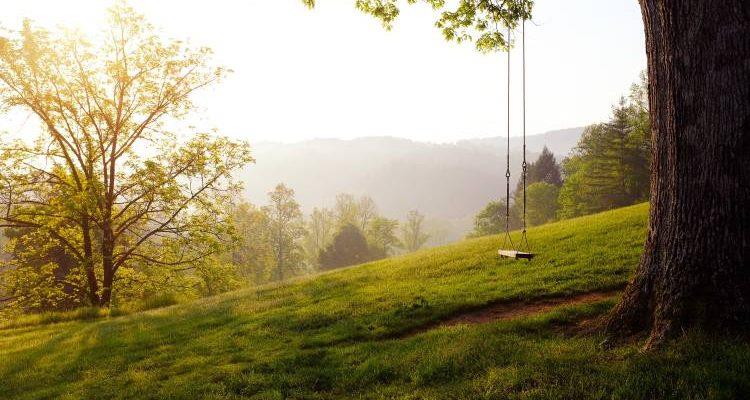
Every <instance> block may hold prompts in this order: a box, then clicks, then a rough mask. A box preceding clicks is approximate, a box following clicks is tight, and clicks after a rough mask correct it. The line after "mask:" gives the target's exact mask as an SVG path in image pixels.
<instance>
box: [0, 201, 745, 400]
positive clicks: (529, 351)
mask: <svg viewBox="0 0 750 400" xmlns="http://www.w3.org/2000/svg"><path fill="white" fill-rule="evenodd" d="M646 219H647V206H646V205H638V206H634V207H628V208H624V209H620V210H615V211H612V212H607V213H602V214H598V215H594V216H589V217H584V218H579V219H575V220H569V221H564V222H560V223H555V224H550V225H546V226H542V227H539V228H534V229H531V230H530V232H529V235H530V238H531V241H532V245H533V246H534V250H535V251H536V252H538V253H539V256H538V257H537V258H535V259H534V260H533V261H531V262H526V261H510V260H501V259H499V258H498V257H497V256H496V251H497V247H498V246H499V243H500V242H502V240H501V238H499V237H487V238H481V239H475V240H469V241H465V242H462V243H458V244H455V245H451V246H446V247H441V248H436V249H431V250H426V251H422V252H418V253H415V254H411V255H408V256H404V257H398V258H393V259H390V260H385V261H381V262H376V263H371V264H366V265H362V266H358V267H353V268H349V269H346V270H341V271H337V272H333V273H328V274H323V275H319V276H316V277H312V278H307V279H304V280H298V281H295V282H291V283H287V284H284V285H274V286H264V287H260V288H258V289H253V290H244V291H239V292H234V293H230V294H227V295H223V296H218V297H214V298H210V299H205V300H202V301H198V302H194V303H191V304H185V305H178V306H173V307H169V308H164V309H160V310H155V311H150V312H145V313H140V314H134V315H129V316H124V317H119V318H107V319H102V320H98V321H94V322H66V323H59V324H50V325H38V326H30V327H19V328H12V329H4V330H0V398H2V399H6V398H7V399H11V398H29V399H31V398H71V399H72V398H84V399H110V398H138V399H148V398H154V399H156V398H184V399H194V398H216V399H224V398H256V399H284V398H287V399H333V398H389V399H390V398H405V399H428V398H429V399H446V398H465V399H496V398H497V399H504V398H511V399H516V398H518V399H537V398H545V399H546V398H550V399H552V398H555V399H577V398H696V399H698V398H727V399H729V398H748V397H750V346H748V344H747V342H744V341H742V340H739V339H736V340H732V339H711V340H709V339H707V338H704V337H701V336H700V335H699V334H697V333H688V335H687V336H686V337H685V338H684V339H682V340H680V341H678V342H675V343H673V344H671V345H669V346H668V347H667V348H665V349H664V350H661V351H658V352H654V353H649V354H641V353H639V351H638V350H639V343H637V342H633V343H629V344H625V345H622V346H619V347H615V348H611V349H604V348H601V346H600V343H601V341H602V340H603V338H602V337H601V336H598V335H584V336H581V335H573V334H571V331H570V329H566V327H570V326H575V325H576V324H577V323H578V322H579V321H582V320H586V319H591V318H594V317H596V316H597V315H600V314H602V313H604V312H606V310H607V309H608V308H609V307H611V305H612V304H613V302H614V301H615V298H614V297H607V298H604V299H602V298H601V296H599V297H597V296H590V300H591V301H586V302H575V303H571V304H568V303H566V302H565V301H561V300H560V299H562V298H588V297H581V295H582V294H584V293H592V292H597V293H611V291H612V290H615V289H618V288H621V287H623V285H624V284H625V283H626V281H627V279H628V277H629V275H630V274H631V273H632V271H633V269H634V267H635V265H636V264H637V261H638V258H639V254H640V251H641V246H642V243H643V239H644V237H645V226H646ZM553 299H557V300H553ZM521 304H526V305H528V304H547V305H549V304H553V305H554V307H542V308H539V309H538V310H536V311H538V312H533V313H519V314H518V315H514V316H512V318H502V319H499V320H493V319H487V320H480V321H475V322H479V323H470V324H466V323H446V324H441V323H440V322H441V321H456V320H457V319H459V320H460V316H462V315H476V313H481V312H482V310H487V309H493V308H498V307H502V308H504V309H506V310H509V309H513V307H514V305H519V307H520V306H521Z"/></svg>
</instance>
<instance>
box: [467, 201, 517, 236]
mask: <svg viewBox="0 0 750 400" xmlns="http://www.w3.org/2000/svg"><path fill="white" fill-rule="evenodd" d="M516 211H517V210H516V209H515V207H511V215H510V229H518V228H519V227H520V226H521V221H520V219H519V218H518V215H517V214H516ZM505 214H506V207H505V200H496V201H491V202H489V203H487V205H486V206H485V207H484V209H482V211H480V212H479V213H478V214H477V215H476V216H475V217H474V230H472V232H471V233H470V234H469V237H480V236H487V235H497V234H499V233H502V232H505Z"/></svg>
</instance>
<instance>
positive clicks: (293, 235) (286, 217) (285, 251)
mask: <svg viewBox="0 0 750 400" xmlns="http://www.w3.org/2000/svg"><path fill="white" fill-rule="evenodd" d="M268 200H269V205H268V206H266V207H263V211H264V212H265V213H266V214H267V215H268V219H269V224H268V226H269V230H270V241H271V249H272V250H273V255H274V265H273V267H272V274H271V276H272V279H273V280H275V281H280V280H283V279H285V278H286V277H289V276H290V275H292V274H296V273H297V272H298V271H299V269H300V267H301V266H302V260H303V257H304V254H303V250H302V246H301V245H300V239H302V237H303V236H304V235H305V224H304V220H303V219H302V211H301V210H300V206H299V204H298V203H297V201H296V200H294V190H292V189H290V188H287V187H286V186H284V184H283V183H280V184H278V185H277V186H276V188H275V189H274V190H273V191H272V192H269V193H268Z"/></svg>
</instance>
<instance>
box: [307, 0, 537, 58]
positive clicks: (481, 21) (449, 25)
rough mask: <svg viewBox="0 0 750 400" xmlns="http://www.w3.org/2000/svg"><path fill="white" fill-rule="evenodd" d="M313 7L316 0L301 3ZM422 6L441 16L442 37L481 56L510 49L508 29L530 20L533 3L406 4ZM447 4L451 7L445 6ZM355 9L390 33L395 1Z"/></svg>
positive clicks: (360, 1) (360, 3) (366, 0)
mask: <svg viewBox="0 0 750 400" xmlns="http://www.w3.org/2000/svg"><path fill="white" fill-rule="evenodd" d="M302 2H303V4H305V5H306V6H308V7H311V8H312V7H314V6H315V3H316V0H302ZM419 2H421V3H425V4H427V5H429V6H431V7H432V9H433V10H436V11H439V12H440V16H439V17H438V19H437V21H436V22H435V27H437V28H438V29H440V31H441V32H442V34H443V37H444V38H445V39H446V40H448V41H455V42H457V43H463V42H473V43H474V44H475V46H476V48H477V49H478V50H479V51H481V52H492V51H498V50H507V49H508V48H509V47H510V45H511V40H510V38H508V37H507V33H506V30H507V29H515V28H516V27H517V26H518V23H519V21H522V20H524V19H530V18H531V10H532V8H533V5H534V2H533V1H532V0H513V1H507V0H459V1H455V2H446V1H445V0H406V3H408V4H416V3H419ZM448 3H450V4H448ZM354 5H355V7H356V8H357V9H358V10H360V11H362V12H364V13H366V14H370V15H372V16H373V17H375V18H377V19H379V20H380V21H381V23H382V24H383V27H384V28H385V29H389V30H390V29H391V28H392V27H393V23H394V22H395V20H396V19H397V18H398V15H399V12H400V10H399V1H398V0H356V1H355V3H354Z"/></svg>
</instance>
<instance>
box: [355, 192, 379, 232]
mask: <svg viewBox="0 0 750 400" xmlns="http://www.w3.org/2000/svg"><path fill="white" fill-rule="evenodd" d="M356 209H357V222H358V225H357V227H358V228H359V229H360V230H361V231H362V232H368V228H369V224H370V222H371V221H373V220H374V219H375V218H377V217H378V207H377V206H376V205H375V201H374V200H373V199H372V198H371V197H370V196H362V197H360V198H359V201H358V202H357V207H356Z"/></svg>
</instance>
